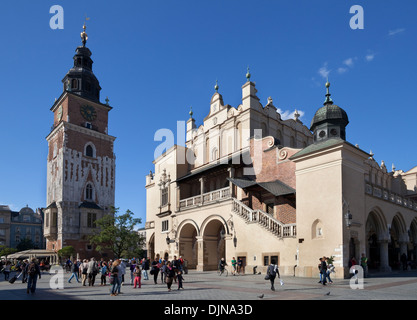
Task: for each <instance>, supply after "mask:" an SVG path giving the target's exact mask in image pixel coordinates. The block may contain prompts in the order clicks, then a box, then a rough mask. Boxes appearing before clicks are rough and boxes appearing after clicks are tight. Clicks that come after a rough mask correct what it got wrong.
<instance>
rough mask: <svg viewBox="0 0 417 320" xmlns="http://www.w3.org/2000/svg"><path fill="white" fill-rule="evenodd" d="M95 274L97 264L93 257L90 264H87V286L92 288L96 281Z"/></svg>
mask: <svg viewBox="0 0 417 320" xmlns="http://www.w3.org/2000/svg"><path fill="white" fill-rule="evenodd" d="M97 273H98V266H97V262H96V259H95V258H94V257H92V258H91V259H90V262H89V263H88V269H87V274H88V285H89V286H94V282H95V281H96V276H97Z"/></svg>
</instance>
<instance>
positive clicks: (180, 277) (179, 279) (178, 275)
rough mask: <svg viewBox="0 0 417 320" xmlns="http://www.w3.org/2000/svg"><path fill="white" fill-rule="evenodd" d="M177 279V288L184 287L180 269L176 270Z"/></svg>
mask: <svg viewBox="0 0 417 320" xmlns="http://www.w3.org/2000/svg"><path fill="white" fill-rule="evenodd" d="M177 280H178V290H180V289H184V287H183V286H182V282H183V281H184V278H183V277H182V272H181V270H178V274H177Z"/></svg>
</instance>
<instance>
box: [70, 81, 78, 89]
mask: <svg viewBox="0 0 417 320" xmlns="http://www.w3.org/2000/svg"><path fill="white" fill-rule="evenodd" d="M71 89H78V81H77V79H72V81H71Z"/></svg>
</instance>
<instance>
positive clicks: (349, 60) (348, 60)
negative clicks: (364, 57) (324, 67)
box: [339, 58, 354, 69]
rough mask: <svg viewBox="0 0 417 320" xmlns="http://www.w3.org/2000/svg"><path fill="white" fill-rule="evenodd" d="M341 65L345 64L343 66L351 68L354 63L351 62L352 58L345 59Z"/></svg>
mask: <svg viewBox="0 0 417 320" xmlns="http://www.w3.org/2000/svg"><path fill="white" fill-rule="evenodd" d="M343 64H345V65H347V66H348V67H350V68H352V67H353V64H354V62H353V58H349V59H346V60H345V61H343ZM339 69H340V68H339Z"/></svg>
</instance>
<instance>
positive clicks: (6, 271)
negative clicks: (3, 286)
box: [3, 260, 12, 281]
mask: <svg viewBox="0 0 417 320" xmlns="http://www.w3.org/2000/svg"><path fill="white" fill-rule="evenodd" d="M11 271H12V263H11V262H10V261H9V260H7V261H6V265H5V266H4V270H3V273H4V280H5V281H7V280H9V277H10V272H11Z"/></svg>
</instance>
